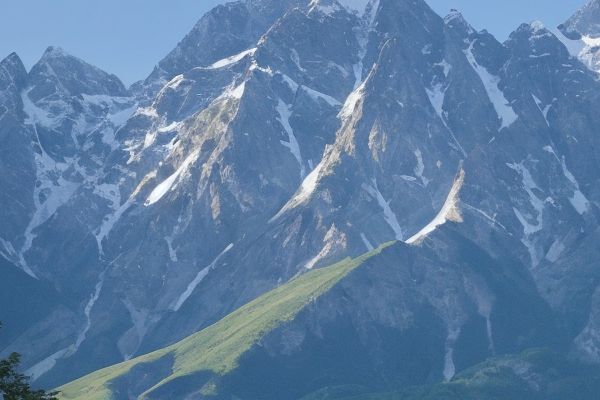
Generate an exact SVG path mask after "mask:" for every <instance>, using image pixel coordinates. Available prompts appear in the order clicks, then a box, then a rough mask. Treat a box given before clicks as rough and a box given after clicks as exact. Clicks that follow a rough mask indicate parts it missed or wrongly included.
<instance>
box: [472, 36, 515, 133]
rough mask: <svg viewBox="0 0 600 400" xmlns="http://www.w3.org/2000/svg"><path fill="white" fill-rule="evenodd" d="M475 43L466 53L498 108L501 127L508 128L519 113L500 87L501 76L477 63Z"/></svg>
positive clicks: (493, 103) (495, 106)
mask: <svg viewBox="0 0 600 400" xmlns="http://www.w3.org/2000/svg"><path fill="white" fill-rule="evenodd" d="M474 44H475V42H473V43H471V45H470V46H469V48H468V49H467V50H465V55H466V56H467V59H468V60H469V63H470V64H471V66H472V67H473V69H474V70H475V72H476V73H477V75H479V78H480V79H481V82H482V83H483V87H484V88H485V91H486V92H487V94H488V97H489V99H490V101H491V102H492V105H493V106H494V109H496V114H497V115H498V117H499V118H500V120H501V121H502V125H501V126H500V129H503V128H507V127H509V126H511V125H512V124H513V123H514V122H515V121H516V120H517V118H518V115H517V114H516V113H515V111H514V110H513V108H512V106H511V105H510V102H509V101H508V100H507V99H506V96H505V95H504V92H503V91H502V89H500V78H499V77H497V76H495V75H492V74H491V73H490V72H489V71H488V70H487V69H486V68H485V67H483V66H481V65H479V64H478V63H477V60H476V59H475V55H474V54H473V45H474Z"/></svg>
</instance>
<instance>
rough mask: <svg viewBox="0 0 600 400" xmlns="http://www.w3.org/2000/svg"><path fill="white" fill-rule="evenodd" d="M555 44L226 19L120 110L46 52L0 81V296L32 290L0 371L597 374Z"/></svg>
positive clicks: (413, 382) (241, 390) (229, 391)
mask: <svg viewBox="0 0 600 400" xmlns="http://www.w3.org/2000/svg"><path fill="white" fill-rule="evenodd" d="M592 9H593V7H592V6H588V7H586V8H584V9H583V10H582V11H581V12H580V14H581V15H584V14H585V15H588V14H589V15H590V17H589V18H587V17H586V19H585V20H587V21H594V20H595V19H594V18H593V12H591V11H590V10H592ZM580 19H582V18H580ZM589 24H593V22H590V23H589ZM589 24H588V25H589ZM569 26H573V27H575V26H578V27H579V26H582V25H581V24H575V23H574V24H570V25H569ZM561 29H562V32H566V33H564V34H563V33H561V32H560V31H555V30H551V29H546V28H545V27H544V26H543V24H541V23H539V22H535V23H531V24H523V25H521V26H520V27H518V28H517V29H516V30H515V31H514V32H513V33H512V34H511V36H510V38H509V39H508V40H507V41H506V42H504V43H500V42H498V41H497V40H496V39H495V38H494V37H493V36H492V35H491V34H489V33H488V32H486V31H476V30H475V29H474V28H472V27H471V26H470V25H469V23H468V22H467V21H466V20H465V19H464V18H463V16H462V15H461V14H460V13H459V12H458V11H456V10H453V11H451V12H450V13H449V14H448V15H447V16H445V17H444V18H442V17H440V16H438V15H437V14H436V13H435V12H433V11H432V10H431V8H429V6H428V5H427V4H426V3H425V2H424V1H422V0H379V1H370V2H369V3H368V5H367V6H366V8H365V9H364V11H361V12H357V11H354V10H352V9H350V8H349V7H347V6H346V5H345V4H342V3H339V2H338V1H336V0H311V1H308V0H307V1H285V2H281V1H276V2H274V1H270V0H244V1H237V2H233V3H228V4H226V5H222V6H218V7H216V8H215V9H213V10H212V11H210V12H209V13H207V14H206V15H205V16H204V17H202V19H201V20H200V21H199V23H198V24H197V25H196V26H195V27H194V28H193V30H192V31H191V32H190V34H188V36H186V38H184V39H183V40H182V42H180V43H179V44H178V45H177V47H176V48H175V49H174V50H173V51H172V52H171V53H170V54H169V55H167V56H166V57H165V58H164V59H163V60H162V61H161V62H159V64H158V66H157V67H156V69H155V70H154V71H153V73H152V74H151V75H150V76H149V77H148V78H147V79H146V80H144V81H143V82H140V83H137V84H135V85H134V86H132V87H131V88H129V89H127V88H125V87H124V86H123V85H122V84H121V83H120V81H119V80H118V79H117V78H116V77H114V76H113V75H110V74H108V73H106V72H103V71H101V70H99V69H97V68H95V67H93V66H90V65H88V64H86V63H85V62H84V61H82V60H79V59H77V58H76V57H73V56H71V55H68V54H66V53H65V52H64V51H62V50H60V49H58V48H49V49H48V50H47V51H46V52H45V54H44V55H43V56H42V58H41V59H40V61H39V62H38V63H37V64H36V65H35V66H34V67H33V68H32V69H31V71H29V72H27V71H26V70H25V68H24V67H23V65H22V63H21V62H20V60H19V59H18V56H16V55H11V56H9V57H8V58H7V59H5V60H4V61H2V63H1V64H0V65H1V66H2V68H0V88H2V90H1V91H0V112H2V114H0V141H1V142H2V143H3V147H2V148H6V149H11V151H10V152H4V153H2V157H0V167H1V168H2V171H6V173H4V172H3V173H2V174H0V184H2V187H3V188H6V190H4V191H2V194H0V196H2V197H0V200H1V201H2V202H3V203H2V204H3V205H5V206H4V207H1V208H0V217H1V218H2V220H3V221H7V223H6V224H2V226H0V260H2V262H3V263H5V264H6V265H7V268H5V269H2V270H1V272H0V279H2V280H3V282H8V284H7V287H19V288H20V287H23V288H32V289H31V290H30V291H21V292H20V294H19V292H18V291H17V292H16V294H15V295H14V296H16V298H18V299H19V301H20V299H24V298H27V299H28V302H23V304H24V306H23V307H22V308H20V307H11V308H9V309H8V310H7V311H6V312H5V313H4V314H2V316H1V317H2V319H3V320H4V321H5V324H6V325H7V326H10V325H11V324H14V329H13V330H11V331H10V332H7V335H6V336H2V337H0V356H1V355H2V354H5V353H8V352H11V351H14V350H18V351H20V352H22V353H24V358H23V361H24V364H25V365H26V367H27V373H28V374H31V375H33V377H34V379H35V383H36V384H38V385H44V386H49V387H51V386H60V385H63V384H65V383H67V382H70V381H73V380H75V379H77V378H80V377H81V376H83V375H87V374H89V373H92V374H91V375H89V376H87V377H85V378H83V379H82V380H80V381H75V382H74V383H72V384H69V385H67V386H64V387H63V389H64V395H65V396H66V397H67V398H83V397H85V398H92V397H93V396H96V397H95V398H105V397H106V396H107V395H108V394H107V393H108V391H110V392H111V393H112V395H113V396H115V398H137V397H139V396H141V395H142V394H143V393H146V395H147V396H146V398H183V397H185V396H191V397H189V398H203V397H202V396H208V394H211V395H214V396H216V397H217V398H219V397H220V398H232V396H233V398H242V399H248V400H250V399H255V398H261V399H271V398H290V399H300V398H302V397H303V396H310V395H313V394H314V396H318V395H319V393H325V392H327V390H329V389H328V388H334V387H344V386H346V385H358V386H360V387H361V388H362V389H361V390H362V392H361V393H388V392H398V391H402V390H404V389H405V388H407V387H413V386H422V387H429V386H428V385H435V384H437V383H439V382H442V381H450V383H451V382H452V379H453V378H454V377H455V376H457V379H459V377H461V376H464V375H461V373H462V372H463V371H468V369H469V368H471V367H473V366H475V365H482V364H481V363H485V362H486V360H492V361H490V362H492V363H493V362H498V361H497V360H499V359H502V357H503V356H505V355H506V356H507V357H514V358H515V359H518V357H519V356H518V354H521V353H522V352H524V351H528V349H531V348H540V347H543V348H548V349H550V351H552V352H555V353H556V354H558V355H559V356H560V357H569V358H570V359H573V360H575V361H573V363H575V364H577V365H579V364H578V363H585V362H592V363H598V362H600V358H599V357H600V339H599V338H600V335H599V334H598V329H599V324H600V322H599V321H600V320H599V316H600V314H599V313H598V307H597V303H598V290H599V289H598V285H599V282H600V269H598V268H597V261H596V260H598V259H600V258H599V256H600V254H598V246H597V243H598V239H599V235H600V230H599V228H598V226H599V224H598V222H599V221H598V218H599V216H600V215H599V210H598V205H599V204H600V203H599V202H600V192H598V189H597V188H598V187H600V185H599V184H598V181H599V180H600V172H598V171H600V168H598V167H599V165H598V162H599V160H600V153H599V152H598V149H599V148H600V146H599V144H600V143H598V140H599V137H598V134H597V126H599V124H600V120H599V118H600V117H599V116H598V113H597V112H596V110H597V109H598V107H600V83H598V79H597V72H596V71H594V68H591V67H593V66H592V65H591V64H589V63H586V58H585V57H583V56H581V54H579V53H577V54H574V53H573V49H572V48H571V47H572V46H571V45H572V44H573V42H574V41H575V39H573V40H571V39H568V38H567V37H566V36H565V35H568V36H569V37H571V38H572V37H573V36H572V35H571V34H570V33H569V32H571V31H572V29H571V28H565V27H564V26H563V27H562V28H561ZM573 29H575V28H573ZM577 29H582V28H577ZM590 35H591V33H590ZM577 40H579V39H577ZM390 242H394V244H393V245H391V246H389V247H386V248H385V249H383V250H382V251H381V252H379V251H375V249H378V248H379V246H380V245H382V244H384V243H390ZM372 251H375V253H377V254H375V253H367V254H368V255H367V256H365V255H364V254H365V252H372ZM348 257H349V258H350V260H359V262H356V261H345V262H342V263H340V264H336V263H337V262H339V261H340V260H348ZM334 264H335V265H336V266H335V267H332V268H329V269H328V268H324V267H327V266H329V265H334ZM358 264H360V266H359V265H358ZM329 274H333V275H334V276H333V277H331V280H330V278H329ZM305 285H308V287H306V286H305ZM299 286H301V289H298V287H299ZM45 298H51V301H47V302H43V299H45ZM307 299H309V300H310V301H308V300H307ZM288 301H289V302H291V303H288ZM40 304H43V305H44V306H43V307H42V306H41V305H40ZM279 305H281V307H282V308H279ZM274 306H277V307H275V308H273V307H274ZM288 307H291V308H288ZM255 309H256V310H257V311H256V312H258V313H259V315H260V316H261V318H257V321H253V322H252V323H251V324H249V320H248V319H247V318H246V313H248V312H250V311H251V310H255ZM32 310H36V311H37V312H35V313H33V312H32ZM236 310H237V311H236ZM290 310H291V311H290ZM42 311H43V312H42ZM23 314H30V315H31V316H30V317H28V318H24V317H23ZM263 316H264V317H265V318H266V319H263V318H262V317H263ZM247 330H248V331H247ZM234 332H235V333H236V334H237V332H242V333H243V336H242V337H241V338H240V337H239V336H235V335H233V333H234ZM245 332H247V333H245ZM231 335H233V336H231ZM231 337H233V338H234V339H235V340H236V341H235V342H234V343H233V344H232V345H231V346H234V345H235V346H234V347H235V351H233V352H232V351H231V348H229V347H227V348H221V347H219V346H220V344H221V343H226V344H227V340H228V339H227V338H231ZM221 338H222V340H223V341H221ZM238 339H239V340H241V342H240V341H237V340H238ZM242 344H243V346H242ZM215 346H216V347H215ZM228 346H229V345H228ZM213 348H215V349H216V350H215V352H214V357H212V356H211V357H205V356H204V354H206V353H207V351H209V350H211V349H213ZM348 349H353V350H354V351H352V352H348ZM217 350H218V351H217ZM144 354H146V355H144ZM182 359H185V360H187V361H181V360H182ZM190 360H192V361H193V360H196V361H197V362H192V361H190ZM222 360H226V362H225V361H223V362H222ZM200 361H202V362H200ZM123 362H124V363H123ZM515 362H516V361H515ZM119 363H121V364H119ZM113 364H117V366H115V367H109V366H110V365H113ZM104 367H109V369H104V370H102V369H101V368H104ZM582 368H583V367H582ZM583 369H585V368H583ZM97 370H100V371H99V372H96V373H94V372H93V371H97ZM465 373H466V372H465ZM457 374H458V375H457ZM567 375H568V374H567ZM461 379H462V378H461ZM256 382H261V385H260V387H258V386H257V385H256ZM486 385H487V384H486ZM432 387H433V386H432ZM442 387H443V388H444V387H446V386H442ZM424 390H425V389H424ZM436 390H437V389H436ZM440 390H445V389H440ZM198 391H201V393H200V392H198ZM322 391H325V392H322ZM199 393H200V394H199ZM536 393H538V394H539V395H540V396H542V393H546V392H542V391H539V390H538V391H537V392H536ZM359 394H360V393H359ZM82 396H83V397H82ZM86 396H87V397H86ZM314 396H313V397H314ZM316 398H318V397H316ZM325 398H326V397H325Z"/></svg>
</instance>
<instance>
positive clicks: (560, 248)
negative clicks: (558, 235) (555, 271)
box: [546, 239, 567, 262]
mask: <svg viewBox="0 0 600 400" xmlns="http://www.w3.org/2000/svg"><path fill="white" fill-rule="evenodd" d="M566 248H567V247H566V246H565V244H564V243H563V242H562V241H561V240H560V239H556V240H555V241H554V243H552V246H550V249H549V250H548V253H546V260H548V261H550V262H556V261H558V259H559V258H560V256H561V254H562V253H563V252H564V251H565V250H566Z"/></svg>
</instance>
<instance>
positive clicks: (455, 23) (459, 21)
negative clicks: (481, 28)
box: [444, 8, 475, 34]
mask: <svg viewBox="0 0 600 400" xmlns="http://www.w3.org/2000/svg"><path fill="white" fill-rule="evenodd" d="M444 23H445V24H446V26H448V27H450V28H458V29H460V30H462V31H465V32H466V33H468V34H470V33H473V32H475V29H473V27H472V26H471V24H469V22H467V20H466V19H465V17H464V16H463V15H462V13H461V12H460V11H458V10H457V9H455V8H453V9H451V10H450V12H449V13H448V15H446V16H445V17H444Z"/></svg>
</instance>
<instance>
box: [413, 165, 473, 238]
mask: <svg viewBox="0 0 600 400" xmlns="http://www.w3.org/2000/svg"><path fill="white" fill-rule="evenodd" d="M464 181H465V171H464V170H463V169H462V168H461V169H460V172H459V175H458V177H457V178H456V179H455V180H454V184H453V185H452V188H450V193H449V194H448V197H447V198H446V201H445V202H444V205H443V206H442V209H441V210H440V212H439V213H438V214H437V215H436V216H435V218H434V219H433V220H432V221H431V222H430V223H429V224H427V225H426V226H425V227H424V228H423V229H421V230H420V231H419V232H418V233H416V234H415V235H413V236H412V237H411V238H409V239H408V240H407V241H406V243H407V244H418V243H420V242H421V241H422V240H423V239H425V238H426V237H427V236H428V235H429V234H431V232H433V231H435V230H436V229H437V228H438V227H439V226H441V225H444V224H445V223H446V222H448V221H453V222H459V223H460V222H463V219H462V216H461V214H460V209H459V207H458V202H459V194H460V190H461V189H462V185H463V183H464Z"/></svg>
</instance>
